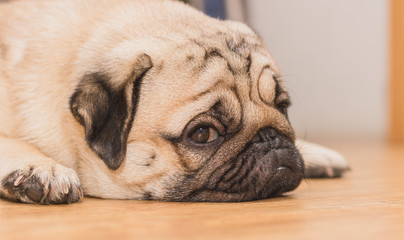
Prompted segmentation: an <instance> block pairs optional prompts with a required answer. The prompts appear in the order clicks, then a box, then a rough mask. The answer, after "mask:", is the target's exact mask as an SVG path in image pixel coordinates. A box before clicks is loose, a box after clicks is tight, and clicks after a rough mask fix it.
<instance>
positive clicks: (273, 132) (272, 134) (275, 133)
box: [268, 128, 278, 138]
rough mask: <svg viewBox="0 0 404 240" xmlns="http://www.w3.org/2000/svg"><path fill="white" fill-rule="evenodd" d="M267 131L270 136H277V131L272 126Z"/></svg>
mask: <svg viewBox="0 0 404 240" xmlns="http://www.w3.org/2000/svg"><path fill="white" fill-rule="evenodd" d="M268 133H269V136H270V137H271V138H274V137H276V136H278V132H277V131H276V130H275V129H273V128H270V129H269V131H268Z"/></svg>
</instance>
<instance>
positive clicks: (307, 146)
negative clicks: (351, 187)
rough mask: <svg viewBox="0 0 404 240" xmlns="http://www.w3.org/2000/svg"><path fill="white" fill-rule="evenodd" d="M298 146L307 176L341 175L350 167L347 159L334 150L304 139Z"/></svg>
mask: <svg viewBox="0 0 404 240" xmlns="http://www.w3.org/2000/svg"><path fill="white" fill-rule="evenodd" d="M297 147H298V148H299V151H300V153H301V154H302V156H303V160H304V164H305V169H304V174H305V177H311V178H321V177H325V178H326V177H341V175H342V174H343V173H344V172H346V171H348V170H349V169H350V168H349V164H348V162H347V160H346V159H345V158H344V157H343V156H342V155H341V154H339V153H338V152H336V151H334V150H331V149H329V148H326V147H323V146H320V145H317V144H313V143H308V142H302V141H299V142H298V143H297Z"/></svg>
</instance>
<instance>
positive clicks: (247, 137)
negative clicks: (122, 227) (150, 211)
mask: <svg viewBox="0 0 404 240" xmlns="http://www.w3.org/2000/svg"><path fill="white" fill-rule="evenodd" d="M289 102H290V101H289V96H288V94H287V92H286V90H285V89H284V88H283V84H282V81H281V79H280V74H279V70H278V68H277V67H276V64H275V62H274V60H273V59H272V57H271V56H270V54H269V52H268V51H267V50H266V48H265V47H264V45H263V43H262V41H261V40H260V38H259V37H258V36H257V35H256V34H255V33H254V32H253V31H252V30H251V29H250V28H248V27H247V26H246V25H244V24H242V23H237V22H232V21H220V20H217V19H213V18H210V17H208V16H206V15H204V14H203V13H201V12H199V11H197V10H195V9H193V8H191V7H189V6H187V5H185V4H182V3H179V2H174V1H151V0H148V1H145V0H144V1H142V0H138V1H135V0H134V1H128V0H114V1H110V0H87V1H82V0H58V1H52V2H51V1H11V2H9V3H3V4H0V112H1V116H0V166H1V167H0V181H1V182H0V195H1V196H3V197H5V198H8V199H10V200H15V201H21V202H27V203H42V204H46V203H67V202H75V201H78V200H79V199H80V198H82V197H83V191H82V189H83V190H84V193H85V194H86V195H90V196H95V197H101V198H114V199H154V200H169V201H246V200H254V199H261V198H267V197H271V196H276V195H279V194H281V193H283V192H286V191H290V190H293V189H294V188H296V187H297V186H298V184H299V183H300V180H301V178H302V177H303V175H304V171H306V175H307V174H310V176H334V175H339V174H340V173H341V172H342V171H344V170H346V169H347V164H346V161H345V160H344V159H343V158H342V157H340V155H338V154H337V153H335V152H333V151H331V150H328V149H324V148H322V147H318V146H315V145H310V144H304V143H301V144H297V145H301V146H303V145H304V146H306V148H305V147H304V146H303V148H302V149H301V150H300V153H302V154H303V158H304V159H305V162H306V170H304V164H303V160H302V158H301V155H300V153H299V151H298V150H297V149H296V146H295V144H294V141H295V136H294V132H293V129H292V127H291V125H290V123H289V120H288V118H287V113H286V107H287V106H288V105H289ZM200 127H210V128H211V129H213V128H215V129H217V131H218V134H219V135H218V137H217V139H215V140H214V141H212V142H209V143H206V144H199V143H196V142H194V141H193V140H192V139H190V136H191V135H192V133H193V132H195V130H196V129H198V128H200ZM313 152H315V153H316V155H315V156H314V157H313V156H312V155H310V153H313ZM314 164H315V165H314Z"/></svg>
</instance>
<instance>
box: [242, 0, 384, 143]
mask: <svg viewBox="0 0 404 240" xmlns="http://www.w3.org/2000/svg"><path fill="white" fill-rule="evenodd" d="M247 3H248V9H247V10H248V11H247V16H248V21H249V23H250V25H252V27H253V28H255V30H257V31H258V32H259V33H260V34H261V36H262V37H263V39H264V41H265V42H266V44H267V46H268V48H269V50H270V51H271V52H272V54H273V55H274V57H275V59H276V60H277V61H278V63H279V65H280V68H281V71H282V73H283V76H284V80H285V82H286V85H287V87H288V88H289V89H290V90H291V96H292V98H293V99H292V100H293V107H292V109H291V112H290V115H291V120H292V123H293V125H294V126H295V127H296V129H297V132H298V135H299V136H301V137H304V138H307V139H314V140H324V139H328V140H330V139H331V140H332V139H339V140H340V139H343V140H350V139H383V138H385V135H386V131H387V99H386V97H387V96H386V94H387V85H388V84H387V78H388V76H387V68H388V67H387V66H388V1H384V0H248V1H247Z"/></svg>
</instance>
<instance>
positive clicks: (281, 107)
mask: <svg viewBox="0 0 404 240" xmlns="http://www.w3.org/2000/svg"><path fill="white" fill-rule="evenodd" d="M276 108H277V109H278V110H279V112H281V113H282V114H283V115H286V114H287V112H288V107H287V106H286V105H284V104H280V105H278V106H277V107H276Z"/></svg>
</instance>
